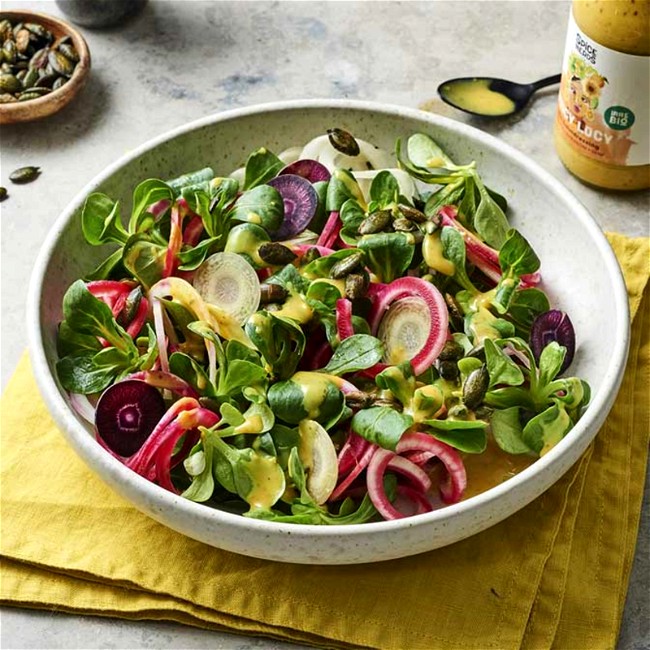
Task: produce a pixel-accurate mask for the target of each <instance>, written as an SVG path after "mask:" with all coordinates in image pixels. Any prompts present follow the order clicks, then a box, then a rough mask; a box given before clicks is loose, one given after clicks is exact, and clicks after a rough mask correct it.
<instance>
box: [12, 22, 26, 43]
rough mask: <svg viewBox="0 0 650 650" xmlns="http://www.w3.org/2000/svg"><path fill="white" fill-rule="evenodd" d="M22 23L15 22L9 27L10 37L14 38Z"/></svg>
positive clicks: (22, 25)
mask: <svg viewBox="0 0 650 650" xmlns="http://www.w3.org/2000/svg"><path fill="white" fill-rule="evenodd" d="M24 26H25V25H24V23H17V24H16V25H14V26H13V27H12V28H11V38H13V39H15V38H16V34H17V33H18V32H19V31H20V30H21V29H22V28H23V27H24Z"/></svg>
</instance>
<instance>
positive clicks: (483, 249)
mask: <svg viewBox="0 0 650 650" xmlns="http://www.w3.org/2000/svg"><path fill="white" fill-rule="evenodd" d="M440 216H441V217H442V225H443V226H450V227H452V228H455V229H456V230H457V231H458V232H459V233H460V234H461V235H462V236H463V240H464V241H465V250H466V252H467V259H468V260H469V261H470V262H471V263H472V264H474V265H475V266H476V267H477V268H479V269H480V270H481V271H482V272H483V274H484V275H485V276H486V277H487V278H488V279H490V280H492V282H494V284H498V283H499V280H500V279H501V265H500V264H499V251H497V250H495V249H494V248H492V247H491V246H488V245H487V244H486V243H484V242H482V241H481V240H480V239H479V238H478V237H476V235H474V234H473V233H471V232H470V231H469V230H467V228H465V227H463V226H462V225H461V224H460V223H458V221H457V216H458V213H457V211H456V208H455V207H454V206H452V205H446V206H444V207H443V208H441V209H440ZM520 281H521V285H522V287H525V288H528V287H534V286H535V285H537V284H539V283H540V281H541V274H540V273H539V272H535V273H529V274H527V275H522V276H521V278H520Z"/></svg>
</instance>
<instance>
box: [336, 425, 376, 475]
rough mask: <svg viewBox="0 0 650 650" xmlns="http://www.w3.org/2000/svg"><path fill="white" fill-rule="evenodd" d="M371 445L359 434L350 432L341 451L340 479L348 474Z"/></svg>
mask: <svg viewBox="0 0 650 650" xmlns="http://www.w3.org/2000/svg"><path fill="white" fill-rule="evenodd" d="M371 445H372V443H371V442H370V441H368V440H366V439H365V438H362V437H361V436H360V435H359V434H358V433H355V432H354V431H350V433H349V435H348V438H347V440H346V441H345V443H344V444H343V447H341V451H339V477H341V476H345V475H346V474H348V472H350V470H351V469H352V468H353V467H354V466H355V465H356V464H357V463H358V462H359V458H361V456H363V454H364V452H365V451H366V450H367V449H368V447H370V446H371Z"/></svg>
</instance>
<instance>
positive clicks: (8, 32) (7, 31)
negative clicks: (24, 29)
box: [0, 18, 14, 43]
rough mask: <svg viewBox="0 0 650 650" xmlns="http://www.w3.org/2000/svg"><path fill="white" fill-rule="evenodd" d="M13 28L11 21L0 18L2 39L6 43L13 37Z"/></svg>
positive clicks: (0, 37)
mask: <svg viewBox="0 0 650 650" xmlns="http://www.w3.org/2000/svg"><path fill="white" fill-rule="evenodd" d="M13 35H14V33H13V29H12V28H11V23H10V22H9V21H8V20H7V19H6V18H3V19H2V20H0V39H2V42H3V43H4V42H5V41H6V40H7V39H8V38H13Z"/></svg>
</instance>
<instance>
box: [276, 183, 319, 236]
mask: <svg viewBox="0 0 650 650" xmlns="http://www.w3.org/2000/svg"><path fill="white" fill-rule="evenodd" d="M268 184H269V185H270V186H271V187H274V188H275V189H276V190H277V191H278V192H280V195H281V196H282V200H283V201H284V221H283V222H282V225H281V226H280V227H279V228H278V229H277V230H276V231H275V232H272V233H270V235H271V238H272V239H274V240H275V241H281V240H283V239H291V238H292V237H295V236H296V235H299V234H300V233H301V232H302V231H303V230H304V229H305V228H306V227H307V226H308V225H309V222H310V221H311V220H312V219H313V218H314V215H315V214H316V208H317V207H318V194H316V190H315V189H314V187H313V185H312V184H311V183H310V182H309V181H308V180H306V179H304V178H303V177H302V176H296V175H295V174H283V175H282V176H276V177H275V178H272V179H271V180H270V181H269V182H268Z"/></svg>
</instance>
